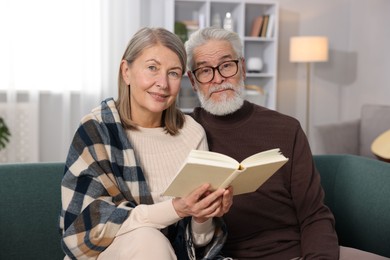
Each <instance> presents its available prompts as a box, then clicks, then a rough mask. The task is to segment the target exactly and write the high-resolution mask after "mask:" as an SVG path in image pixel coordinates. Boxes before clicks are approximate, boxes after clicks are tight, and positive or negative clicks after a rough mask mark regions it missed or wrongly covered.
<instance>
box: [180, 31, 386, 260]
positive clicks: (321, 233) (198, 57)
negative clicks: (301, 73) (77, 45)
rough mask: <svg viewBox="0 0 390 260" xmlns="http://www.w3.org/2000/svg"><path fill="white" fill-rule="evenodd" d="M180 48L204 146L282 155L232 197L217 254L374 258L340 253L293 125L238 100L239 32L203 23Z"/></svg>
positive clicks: (241, 73)
mask: <svg viewBox="0 0 390 260" xmlns="http://www.w3.org/2000/svg"><path fill="white" fill-rule="evenodd" d="M186 51H187V55H188V62H187V69H188V76H189V79H190V81H191V84H192V86H193V89H194V91H195V92H196V93H197V94H198V97H199V100H200V102H201V108H195V110H194V111H193V113H192V116H193V117H194V118H195V119H196V120H197V121H198V122H199V123H200V124H201V125H202V126H203V127H204V128H205V130H206V133H207V138H208V143H209V148H210V150H211V151H216V152H221V153H224V154H227V155H229V156H231V157H233V158H235V159H236V160H238V161H241V160H243V159H244V158H246V157H248V156H250V155H252V154H254V153H257V152H260V151H265V150H269V149H272V148H280V150H281V152H282V153H283V154H284V155H285V156H286V157H288V158H289V161H288V163H287V164H286V165H284V166H283V167H282V168H281V169H280V170H279V171H278V172H277V173H276V174H274V175H273V176H272V177H271V178H270V179H269V180H268V181H267V182H266V183H265V184H264V185H262V186H261V188H259V189H258V190H257V191H256V192H253V193H248V194H243V195H238V196H235V197H234V199H233V206H232V207H231V208H230V211H229V212H228V213H227V214H226V215H225V216H224V220H225V222H226V224H227V227H228V238H227V241H226V243H225V245H224V247H223V249H222V253H223V255H224V256H225V257H232V258H234V259H240V260H241V259H278V260H280V259H305V260H307V259H339V257H340V259H342V258H344V259H381V257H379V256H376V255H372V254H370V253H366V252H362V251H358V250H355V249H350V248H342V250H339V245H338V239H337V234H336V232H335V228H334V224H335V223H334V217H333V215H332V213H331V212H330V210H329V209H328V208H327V207H326V206H325V205H324V203H323V200H324V192H323V190H322V187H321V184H320V177H319V174H318V172H317V171H316V169H315V166H314V163H313V158H312V153H311V150H310V147H309V144H308V141H307V138H306V136H305V134H304V132H303V130H302V128H301V126H300V123H299V122H298V121H297V120H296V119H294V118H292V117H289V116H287V115H283V114H281V113H278V112H276V111H273V110H270V109H267V108H264V107H261V106H258V105H255V104H252V103H250V102H248V101H245V100H244V80H245V76H246V75H245V73H246V71H245V60H244V57H243V53H242V44H241V40H240V38H239V37H238V35H237V34H236V33H234V32H231V31H227V30H224V29H219V28H204V29H201V30H199V31H197V32H195V33H193V34H192V35H191V37H190V38H189V40H188V41H187V42H186ZM358 257H359V258H358ZM370 257H371V258H370Z"/></svg>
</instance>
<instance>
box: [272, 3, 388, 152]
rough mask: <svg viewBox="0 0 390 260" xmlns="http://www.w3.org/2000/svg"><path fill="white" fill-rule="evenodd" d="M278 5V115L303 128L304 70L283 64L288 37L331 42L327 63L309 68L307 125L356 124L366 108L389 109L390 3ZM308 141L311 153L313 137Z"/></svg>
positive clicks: (286, 58) (302, 65)
mask: <svg viewBox="0 0 390 260" xmlns="http://www.w3.org/2000/svg"><path fill="white" fill-rule="evenodd" d="M279 3H280V22H279V26H280V28H279V59H278V73H279V77H278V106H277V110H279V111H280V112H282V113H286V114H289V115H291V116H294V117H296V118H298V119H299V120H300V121H301V122H302V125H303V126H305V125H304V123H305V111H306V107H305V105H306V103H305V102H306V101H305V100H306V96H305V95H306V75H305V72H306V70H305V65H304V64H297V63H290V62H289V60H288V58H289V39H290V37H291V36H303V35H322V36H327V37H328V38H329V43H330V53H329V55H330V57H329V61H328V62H326V63H316V64H312V75H311V89H312V95H311V109H310V110H311V123H312V126H315V125H321V124H326V123H331V122H332V123H333V122H340V121H345V120H353V119H357V118H359V116H360V108H361V106H362V105H363V104H366V103H374V104H390V88H389V82H390V73H389V71H390V52H388V51H387V46H389V44H390V30H388V29H387V28H386V27H387V25H388V24H390V16H389V15H388V11H389V10H390V1H388V0H372V1H364V0H354V1H351V0H337V1H336V0H330V1H321V0H299V1H296V0H295V1H292V0H280V1H279ZM313 130H314V131H315V129H313V127H312V128H311V132H313ZM310 142H311V145H312V148H313V151H314V153H315V151H316V143H315V140H314V139H313V137H312V138H311V141H310Z"/></svg>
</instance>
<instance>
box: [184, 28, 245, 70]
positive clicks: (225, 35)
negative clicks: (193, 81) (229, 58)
mask: <svg viewBox="0 0 390 260" xmlns="http://www.w3.org/2000/svg"><path fill="white" fill-rule="evenodd" d="M209 40H222V41H228V42H230V44H231V45H232V47H233V50H234V52H235V54H236V55H237V58H243V56H242V55H243V50H242V41H241V39H240V36H238V34H237V33H235V32H232V31H228V30H225V29H222V28H218V27H206V28H203V29H200V30H198V31H196V32H194V33H192V34H191V36H190V38H189V39H188V41H187V42H186V43H185V48H186V51H187V70H190V71H192V70H193V69H194V65H195V64H194V59H193V55H194V49H195V48H197V47H199V46H201V45H203V44H205V43H206V42H207V41H209Z"/></svg>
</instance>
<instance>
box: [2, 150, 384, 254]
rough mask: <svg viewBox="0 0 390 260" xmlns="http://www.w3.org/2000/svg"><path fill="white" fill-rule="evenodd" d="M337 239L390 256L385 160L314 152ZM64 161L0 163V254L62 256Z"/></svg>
mask: <svg viewBox="0 0 390 260" xmlns="http://www.w3.org/2000/svg"><path fill="white" fill-rule="evenodd" d="M314 159H315V163H316V167H317V168H318V170H319V172H320V174H321V179H322V184H323V187H324V190H325V194H326V197H325V203H326V204H327V205H328V206H329V207H330V209H331V210H332V211H333V213H334V215H335V218H336V230H337V233H338V235H339V240H340V244H341V245H344V246H349V247H354V248H359V249H362V250H365V251H369V252H373V253H376V254H379V255H383V256H387V257H390V201H389V198H390V164H389V163H385V162H380V161H377V160H373V159H369V158H365V157H359V156H355V155H317V156H315V157H314ZM63 171H64V164H63V163H32V164H0V197H1V200H0V208H1V213H0V259H4V260H8V259H12V260H18V259H23V260H28V259H34V260H35V259H40V260H46V259H48V260H56V259H63V256H64V255H63V253H62V251H61V246H60V234H59V232H58V215H59V212H60V183H61V177H62V174H63Z"/></svg>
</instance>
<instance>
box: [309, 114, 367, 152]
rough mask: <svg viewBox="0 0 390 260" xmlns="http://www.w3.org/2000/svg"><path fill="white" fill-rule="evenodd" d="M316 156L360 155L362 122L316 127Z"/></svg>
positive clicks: (355, 121)
mask: <svg viewBox="0 0 390 260" xmlns="http://www.w3.org/2000/svg"><path fill="white" fill-rule="evenodd" d="M314 134H315V151H314V152H313V153H315V154H354V155H359V147H360V138H359V136H360V120H359V119H358V120H354V121H347V122H341V123H333V124H326V125H318V126H316V127H315V131H314Z"/></svg>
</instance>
